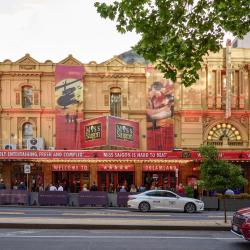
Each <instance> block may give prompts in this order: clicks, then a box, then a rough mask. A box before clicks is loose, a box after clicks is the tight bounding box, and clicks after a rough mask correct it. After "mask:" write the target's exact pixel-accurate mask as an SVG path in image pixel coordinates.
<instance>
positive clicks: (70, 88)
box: [55, 65, 84, 149]
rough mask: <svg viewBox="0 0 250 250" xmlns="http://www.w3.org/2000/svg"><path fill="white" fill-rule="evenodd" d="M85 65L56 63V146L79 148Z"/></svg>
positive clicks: (58, 147) (59, 147) (60, 147)
mask: <svg viewBox="0 0 250 250" xmlns="http://www.w3.org/2000/svg"><path fill="white" fill-rule="evenodd" d="M83 71H84V68H83V66H68V65H56V71H55V78H56V79H55V80H56V81H55V101H56V103H55V107H56V148H57V149H79V148H80V141H79V140H78V138H79V122H78V121H79V120H82V118H83V117H82V112H81V110H82V103H83V80H82V79H83Z"/></svg>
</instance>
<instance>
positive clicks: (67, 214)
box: [62, 213, 171, 217]
mask: <svg viewBox="0 0 250 250" xmlns="http://www.w3.org/2000/svg"><path fill="white" fill-rule="evenodd" d="M62 215H65V216H110V217H112V216H113V217H114V216H126V217H159V216H161V217H170V216H171V215H169V214H166V215H156V214H154V215H152V214H148V215H146V214H105V213H103V214H96V213H88V214H87V213H86V214H83V213H62Z"/></svg>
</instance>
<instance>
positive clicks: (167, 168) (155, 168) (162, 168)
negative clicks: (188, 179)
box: [142, 165, 178, 172]
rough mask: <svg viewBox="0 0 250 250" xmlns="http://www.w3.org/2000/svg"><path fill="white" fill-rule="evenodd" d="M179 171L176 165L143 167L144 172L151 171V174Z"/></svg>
mask: <svg viewBox="0 0 250 250" xmlns="http://www.w3.org/2000/svg"><path fill="white" fill-rule="evenodd" d="M176 169H178V166H176V165H143V167H142V170H143V171H151V172H158V171H159V172H160V171H162V172H165V171H175V170H176Z"/></svg>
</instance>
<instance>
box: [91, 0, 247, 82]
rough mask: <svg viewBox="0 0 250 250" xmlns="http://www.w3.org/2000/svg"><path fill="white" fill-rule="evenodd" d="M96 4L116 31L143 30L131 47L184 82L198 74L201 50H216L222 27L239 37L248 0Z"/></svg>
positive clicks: (168, 75)
mask: <svg viewBox="0 0 250 250" xmlns="http://www.w3.org/2000/svg"><path fill="white" fill-rule="evenodd" d="M95 7H96V8H97V12H98V13H100V15H101V17H103V18H109V19H111V20H113V21H115V22H116V23H117V25H116V27H117V30H118V31H119V32H120V33H125V32H130V31H133V30H134V31H135V32H136V33H138V34H141V40H140V41H139V42H138V43H137V44H136V45H135V46H134V47H133V49H134V50H135V51H136V52H137V53H138V54H140V55H142V56H143V57H144V58H145V59H146V60H149V61H151V62H152V63H156V65H157V68H158V69H159V70H160V71H161V72H163V73H164V76H165V78H170V79H172V80H173V81H176V78H177V72H180V77H181V82H182V84H184V85H185V86H190V85H192V84H193V83H195V82H196V80H197V79H198V78H199V75H198V73H197V71H198V70H199V69H200V68H201V65H202V62H203V57H204V55H206V54H208V52H209V51H212V52H218V51H219V50H220V48H221V47H222V45H221V44H222V41H223V38H224V35H225V32H231V33H232V34H233V35H234V36H237V37H239V38H242V37H243V36H244V35H245V34H246V33H247V32H249V31H250V11H249V9H250V1H249V0H120V1H114V2H113V4H106V3H100V2H95Z"/></svg>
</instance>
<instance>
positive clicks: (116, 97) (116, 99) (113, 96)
mask: <svg viewBox="0 0 250 250" xmlns="http://www.w3.org/2000/svg"><path fill="white" fill-rule="evenodd" d="M110 114H111V115H113V116H118V117H121V89H120V88H111V89H110Z"/></svg>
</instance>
